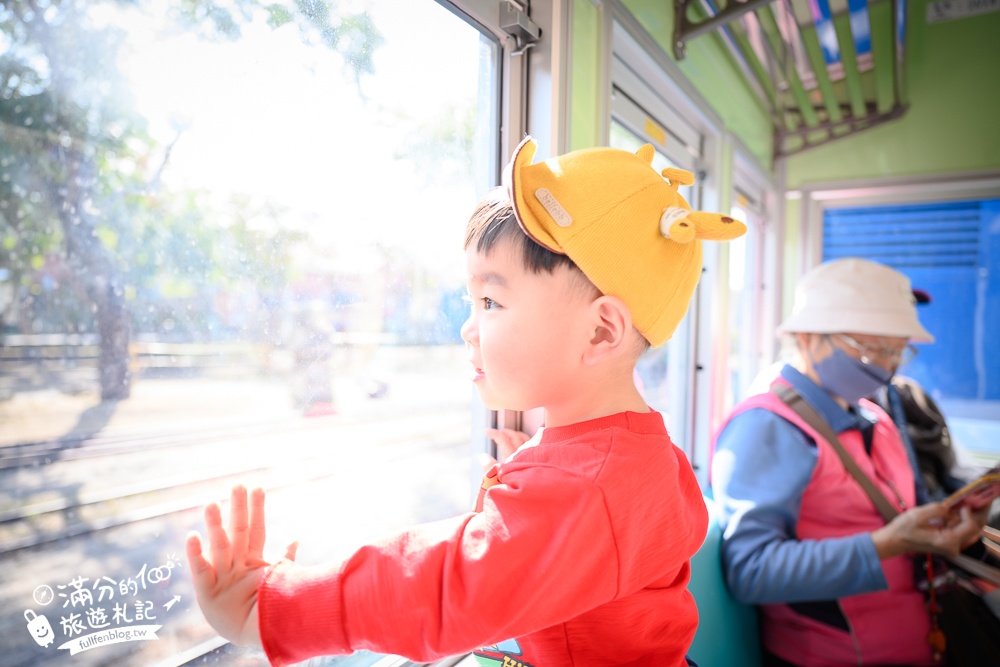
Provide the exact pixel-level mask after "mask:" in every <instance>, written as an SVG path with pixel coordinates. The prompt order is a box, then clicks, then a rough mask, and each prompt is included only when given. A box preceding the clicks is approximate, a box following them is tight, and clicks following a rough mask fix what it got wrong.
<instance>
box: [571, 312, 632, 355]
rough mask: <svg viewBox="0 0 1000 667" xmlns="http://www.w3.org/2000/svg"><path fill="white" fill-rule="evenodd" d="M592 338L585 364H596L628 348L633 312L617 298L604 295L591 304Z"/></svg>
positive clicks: (586, 353)
mask: <svg viewBox="0 0 1000 667" xmlns="http://www.w3.org/2000/svg"><path fill="white" fill-rule="evenodd" d="M590 312H591V325H592V329H591V336H590V344H589V345H588V346H587V350H586V352H585V353H584V359H583V360H584V363H587V364H594V363H597V362H599V361H601V360H603V359H606V358H608V357H611V356H617V355H618V354H620V353H621V352H622V351H623V350H625V349H627V348H628V345H629V334H630V332H631V331H632V311H630V310H629V308H628V306H626V305H625V302H624V301H622V300H621V299H619V298H618V297H616V296H607V295H602V296H599V297H597V298H596V299H595V300H594V301H593V302H592V303H591V304H590Z"/></svg>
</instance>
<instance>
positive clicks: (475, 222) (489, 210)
mask: <svg viewBox="0 0 1000 667" xmlns="http://www.w3.org/2000/svg"><path fill="white" fill-rule="evenodd" d="M505 242H506V243H512V244H513V245H514V247H515V248H520V250H521V259H522V261H523V262H524V266H525V268H527V269H528V270H529V271H532V272H534V273H541V272H542V271H545V272H546V273H553V272H554V271H555V270H556V268H558V267H560V266H566V267H568V268H569V269H571V270H572V272H573V273H575V274H577V275H578V276H579V278H580V282H579V284H580V287H581V289H585V290H587V291H593V292H595V293H596V294H598V295H599V294H600V293H601V292H600V290H598V289H597V287H596V286H594V284H593V283H592V282H591V281H590V279H589V278H587V276H586V274H584V272H583V271H581V270H580V267H578V266H577V265H576V263H575V262H574V261H573V260H572V259H570V258H569V256H568V255H563V254H560V253H557V252H552V251H551V250H549V249H548V248H546V247H545V246H543V245H541V244H540V243H538V242H537V241H535V240H534V239H532V238H531V237H530V236H528V235H527V233H525V231H524V230H523V229H521V225H520V223H518V221H517V218H516V217H515V216H514V205H513V204H512V203H511V201H510V197H509V196H508V195H507V190H506V189H505V188H502V187H497V188H493V189H492V190H490V191H489V192H487V193H486V196H484V197H483V198H482V199H481V200H479V203H478V204H476V209H475V210H474V211H473V212H472V217H471V218H469V224H468V226H467V227H466V228H465V244H464V245H463V246H462V247H463V248H464V249H466V250H468V249H469V248H470V247H475V249H476V252H480V253H483V254H489V253H490V252H491V251H492V250H493V249H494V248H496V247H497V246H498V245H500V244H502V243H505ZM637 338H638V343H637V345H636V353H637V354H636V357H637V358H638V356H640V355H641V354H642V353H643V352H645V351H646V350H648V349H649V348H650V344H649V341H648V340H646V338H645V336H643V335H642V334H641V333H640V334H639V335H638V336H637Z"/></svg>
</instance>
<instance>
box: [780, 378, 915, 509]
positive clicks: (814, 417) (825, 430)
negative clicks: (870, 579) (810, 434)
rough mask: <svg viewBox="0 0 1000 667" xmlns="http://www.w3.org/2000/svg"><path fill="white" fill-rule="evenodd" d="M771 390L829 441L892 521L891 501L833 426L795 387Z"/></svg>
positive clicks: (879, 507) (849, 470)
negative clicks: (853, 456) (863, 468)
mask: <svg viewBox="0 0 1000 667" xmlns="http://www.w3.org/2000/svg"><path fill="white" fill-rule="evenodd" d="M771 391H772V392H774V394H775V395H777V397H778V398H780V399H781V400H782V401H783V402H784V403H785V405H787V406H788V407H789V408H791V409H792V410H793V411H795V413H796V414H797V415H798V416H800V417H802V419H803V421H805V423H807V424H809V426H811V427H812V428H813V429H814V430H815V431H816V432H817V433H819V434H820V435H821V436H823V438H824V439H825V440H826V441H827V442H829V443H830V446H831V447H833V450H834V451H835V452H837V456H839V457H840V462H841V463H843V464H844V468H846V469H847V472H849V473H850V474H851V477H853V478H854V479H855V480H857V482H858V484H860V485H861V488H862V489H864V490H865V493H867V494H868V497H869V498H871V501H872V503H874V505H875V509H877V510H878V512H879V514H881V515H882V518H883V519H884V520H885V522H886V523H889V522H890V521H892V519H893V517H895V516H896V515H897V514H899V510H897V509H896V508H895V507H894V506H893V504H892V502H890V501H889V499H888V498H886V497H885V494H883V493H882V492H881V491H879V489H878V487H876V486H875V482H873V481H872V480H871V478H870V477H869V476H868V475H866V474H865V472H864V471H863V470H862V469H861V467H860V466H858V463H857V461H855V460H854V459H853V458H852V457H851V455H850V454H849V453H848V452H847V449H845V448H844V444H843V443H842V442H840V438H839V437H838V436H837V434H836V433H835V432H834V430H833V428H831V426H830V425H829V424H827V423H826V421H825V420H824V419H823V418H822V417H820V416H819V413H817V412H816V411H815V410H814V409H813V407H812V406H811V405H809V404H808V403H806V402H805V401H804V400H803V399H802V397H801V396H800V395H799V392H797V391H795V388H794V387H792V386H791V385H788V384H776V385H773V386H772V387H771Z"/></svg>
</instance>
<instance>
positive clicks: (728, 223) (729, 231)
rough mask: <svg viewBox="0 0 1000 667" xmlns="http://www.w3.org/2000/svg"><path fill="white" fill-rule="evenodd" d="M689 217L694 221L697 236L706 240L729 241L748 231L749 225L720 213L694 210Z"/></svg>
mask: <svg viewBox="0 0 1000 667" xmlns="http://www.w3.org/2000/svg"><path fill="white" fill-rule="evenodd" d="M688 219H689V220H691V221H692V222H694V226H695V229H696V230H697V233H696V234H695V236H697V237H698V238H699V239H702V240H705V241H728V240H730V239H735V238H737V237H739V236H743V234H745V233H746V231H747V226H746V225H745V224H743V223H742V222H740V221H739V220H737V219H735V218H731V217H729V216H728V215H720V214H719V213H706V212H705V211H692V212H691V214H690V215H688Z"/></svg>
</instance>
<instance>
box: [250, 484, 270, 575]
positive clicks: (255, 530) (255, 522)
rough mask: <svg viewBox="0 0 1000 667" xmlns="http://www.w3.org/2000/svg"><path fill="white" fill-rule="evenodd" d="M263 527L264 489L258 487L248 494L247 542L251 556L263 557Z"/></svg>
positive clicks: (264, 533) (264, 534)
mask: <svg viewBox="0 0 1000 667" xmlns="http://www.w3.org/2000/svg"><path fill="white" fill-rule="evenodd" d="M264 528H265V525H264V489H262V488H260V487H258V488H256V489H254V490H253V492H252V493H251V494H250V536H249V543H248V544H249V549H250V557H251V558H258V559H262V558H263V557H264V541H265V536H266V531H265V530H264Z"/></svg>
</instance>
